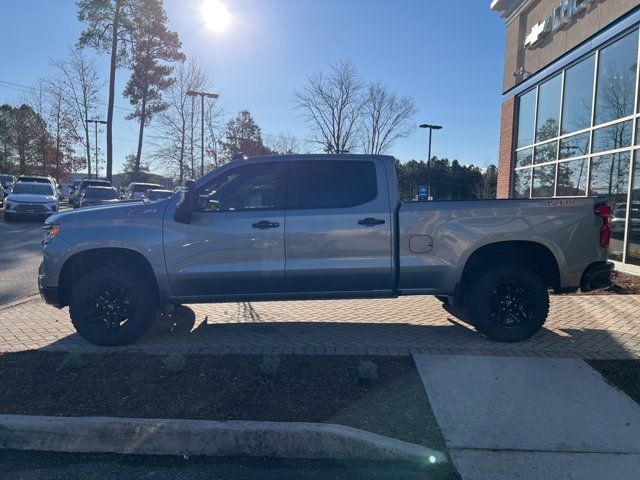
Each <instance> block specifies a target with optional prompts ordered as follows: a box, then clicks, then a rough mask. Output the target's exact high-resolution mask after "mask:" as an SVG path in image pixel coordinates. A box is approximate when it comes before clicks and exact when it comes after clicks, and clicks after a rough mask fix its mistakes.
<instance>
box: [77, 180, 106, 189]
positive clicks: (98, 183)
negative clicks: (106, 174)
mask: <svg viewBox="0 0 640 480" xmlns="http://www.w3.org/2000/svg"><path fill="white" fill-rule="evenodd" d="M110 186H111V182H109V181H107V180H83V181H82V183H81V184H80V188H81V189H83V190H84V189H86V188H87V187H110Z"/></svg>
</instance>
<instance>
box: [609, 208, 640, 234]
mask: <svg viewBox="0 0 640 480" xmlns="http://www.w3.org/2000/svg"><path fill="white" fill-rule="evenodd" d="M626 223H627V204H626V203H618V204H617V205H616V206H615V208H614V209H613V212H612V213H611V236H613V237H616V238H623V237H624V230H625V225H626ZM629 227H630V229H631V230H629V232H630V233H634V234H636V235H637V234H639V233H640V202H631V214H630V215H629Z"/></svg>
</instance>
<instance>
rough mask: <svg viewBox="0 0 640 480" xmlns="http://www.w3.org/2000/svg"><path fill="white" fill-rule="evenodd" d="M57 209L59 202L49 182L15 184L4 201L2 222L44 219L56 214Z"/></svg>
mask: <svg viewBox="0 0 640 480" xmlns="http://www.w3.org/2000/svg"><path fill="white" fill-rule="evenodd" d="M58 208H59V200H58V197H57V195H56V193H55V190H54V188H53V186H52V185H51V183H50V182H17V183H16V184H15V185H14V186H13V189H12V190H11V194H10V195H9V196H8V197H7V198H6V199H5V206H4V220H5V221H6V222H10V221H12V220H14V219H16V218H18V217H27V218H39V219H44V218H46V217H48V216H49V215H51V214H53V213H56V212H57V211H58Z"/></svg>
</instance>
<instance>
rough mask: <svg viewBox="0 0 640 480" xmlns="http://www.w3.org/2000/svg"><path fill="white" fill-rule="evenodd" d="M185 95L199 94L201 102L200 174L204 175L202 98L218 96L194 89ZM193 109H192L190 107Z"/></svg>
mask: <svg viewBox="0 0 640 480" xmlns="http://www.w3.org/2000/svg"><path fill="white" fill-rule="evenodd" d="M187 95H188V96H190V97H197V96H199V97H200V99H201V100H202V104H201V112H200V122H201V124H202V125H201V126H200V135H201V137H202V138H201V139H200V176H202V175H204V98H205V97H207V98H218V97H219V95H218V94H217V93H211V92H197V91H195V90H189V91H188V92H187ZM192 111H193V109H192Z"/></svg>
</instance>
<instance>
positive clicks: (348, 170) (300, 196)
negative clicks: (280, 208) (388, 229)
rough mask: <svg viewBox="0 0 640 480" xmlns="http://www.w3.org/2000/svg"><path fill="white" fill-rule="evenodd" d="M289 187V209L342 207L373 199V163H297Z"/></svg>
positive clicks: (374, 190) (374, 169) (374, 176)
mask: <svg viewBox="0 0 640 480" xmlns="http://www.w3.org/2000/svg"><path fill="white" fill-rule="evenodd" d="M295 171H296V177H295V181H294V182H293V184H292V185H291V186H290V189H289V192H290V197H289V200H290V201H289V205H290V206H291V208H299V209H315V208H346V207H355V206H356V205H362V204H363V203H367V202H370V201H371V200H373V199H375V198H376V195H377V182H376V168H375V165H374V164H373V162H355V161H349V160H336V161H322V162H313V161H309V162H299V163H298V164H297V165H296V167H295Z"/></svg>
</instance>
